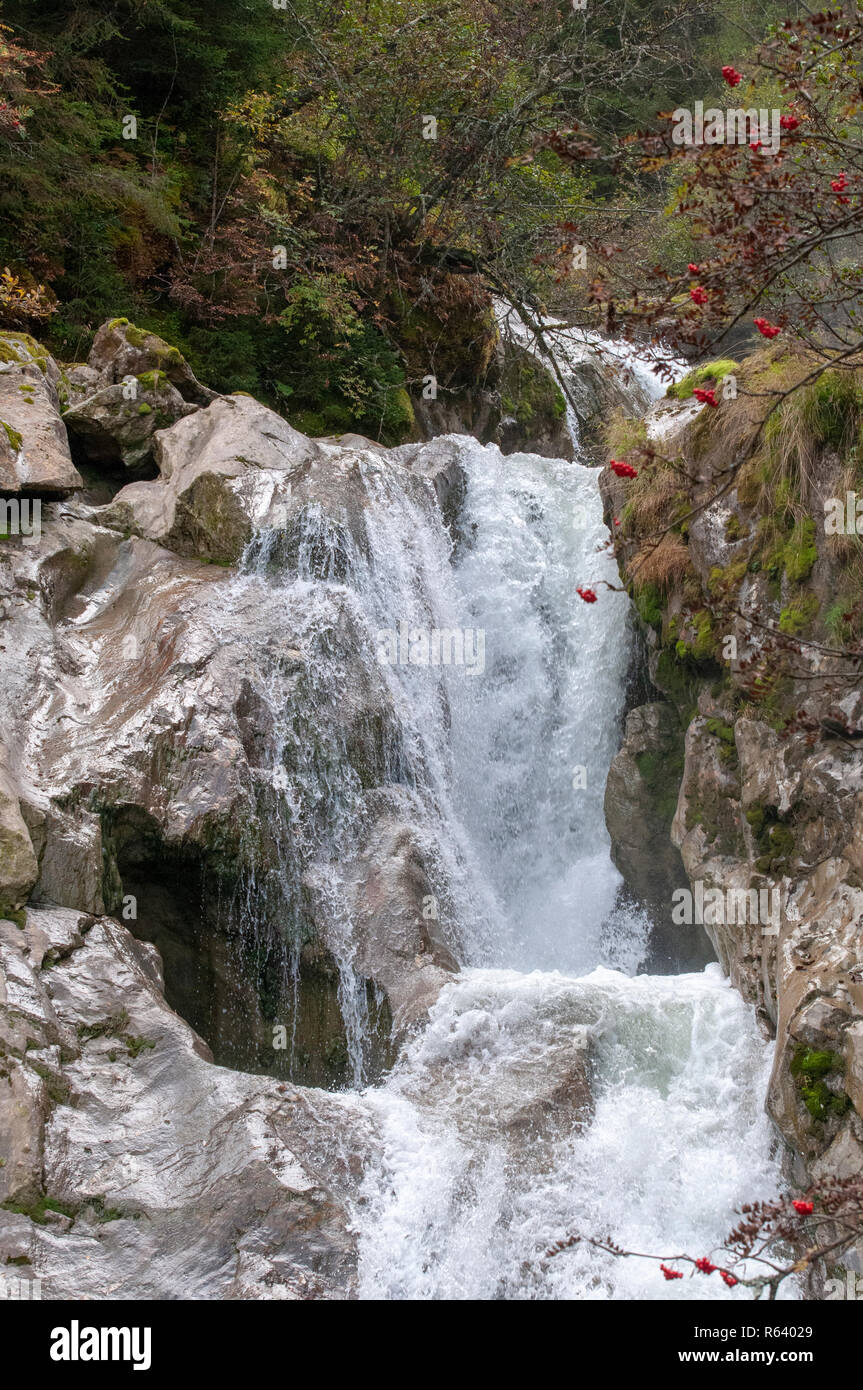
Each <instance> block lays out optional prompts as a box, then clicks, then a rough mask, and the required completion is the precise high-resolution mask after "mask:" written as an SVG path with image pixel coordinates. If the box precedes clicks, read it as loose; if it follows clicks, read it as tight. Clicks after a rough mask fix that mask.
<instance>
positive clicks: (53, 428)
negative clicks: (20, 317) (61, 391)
mask: <svg viewBox="0 0 863 1390" xmlns="http://www.w3.org/2000/svg"><path fill="white" fill-rule="evenodd" d="M59 381H60V371H59V368H58V367H57V364H56V362H55V361H54V360H53V358H52V357H49V356H48V354H47V353H43V352H42V350H41V349H40V347H39V345H38V343H36V342H34V340H33V339H32V338H30V337H29V336H28V335H27V334H26V333H0V491H2V492H4V493H10V494H13V495H14V494H16V493H28V494H36V495H37V496H51V495H58V496H62V495H64V494H66V493H69V492H71V491H73V490H74V489H75V488H80V487H82V486H83V481H82V478H81V475H80V473H79V472H78V470H77V469H76V468H75V466H74V464H73V463H72V456H71V454H70V452H69V443H68V440H67V437H66V431H65V429H64V427H63V421H62V419H61V417H60V398H59V396H58V394H57V385H58V383H59Z"/></svg>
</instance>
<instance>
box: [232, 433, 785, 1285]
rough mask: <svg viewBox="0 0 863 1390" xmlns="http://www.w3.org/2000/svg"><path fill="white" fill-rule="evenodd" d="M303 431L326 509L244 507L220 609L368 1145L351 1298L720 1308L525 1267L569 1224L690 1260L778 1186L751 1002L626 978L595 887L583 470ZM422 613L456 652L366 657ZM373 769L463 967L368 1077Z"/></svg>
mask: <svg viewBox="0 0 863 1390" xmlns="http://www.w3.org/2000/svg"><path fill="white" fill-rule="evenodd" d="M320 448H321V449H322V451H323V455H324V459H325V462H326V463H327V465H328V466H331V467H332V469H334V470H335V469H340V470H342V474H343V477H342V480H341V482H340V483H339V484H338V486H337V487H336V489H335V492H334V496H336V497H337V498H341V497H342V496H343V490H340V489H344V490H347V493H348V494H349V495H350V497H352V498H353V501H349V502H348V503H345V504H344V505H343V504H342V502H338V504H337V505H336V506H335V508H334V509H330V511H328V512H326V513H325V512H324V511H322V510H321V508H320V507H319V506H318V505H317V504H315V503H308V502H306V503H303V502H302V500H301V499H300V500H299V501H297V504H296V506H295V507H294V510H293V511H292V513H291V516H290V520H289V524H288V525H287V527H284V526H282V527H281V528H278V527H274V526H272V527H268V526H267V525H266V524H262V526H261V528H260V529H259V531H258V533H257V534H256V536H255V537H254V539H253V541H252V542H251V544H250V546H249V548H248V550H247V553H246V557H245V561H244V565H243V568H242V573H241V574H240V575H238V576H237V578H236V579H235V580H233V581H232V582H231V584H230V585H229V586H226V596H225V601H224V622H225V624H226V626H227V627H228V628H229V629H230V631H231V633H232V635H233V636H234V638H235V639H236V637H237V634H238V633H240V632H242V631H244V630H247V631H248V632H250V633H251V634H252V638H253V640H252V641H251V642H250V650H253V651H255V652H257V653H258V657H257V667H256V669H250V670H249V679H250V681H251V682H252V683H253V685H254V687H255V689H256V691H257V692H258V694H259V696H260V698H262V699H263V700H264V703H265V704H266V706H267V708H268V709H269V711H270V716H271V725H272V735H271V737H270V740H269V747H268V752H267V756H266V757H264V758H263V759H262V760H261V765H260V767H259V769H258V775H259V777H260V779H261V795H262V798H263V800H262V816H264V817H265V818H266V820H267V828H268V834H269V836H270V838H271V840H272V841H273V842H274V844H275V847H276V854H275V860H274V864H273V867H272V868H271V870H270V872H269V875H268V882H267V884H266V885H265V887H266V889H267V892H282V894H283V898H284V903H285V906H286V909H287V911H286V914H285V913H283V918H284V919H285V920H287V918H288V917H289V918H291V920H292V921H294V920H296V921H299V922H300V924H302V917H303V911H304V910H306V908H307V906H308V903H309V901H313V902H314V904H315V922H316V926H317V929H318V930H319V931H320V932H321V933H322V934H323V937H324V940H325V944H326V946H327V949H328V950H329V952H330V954H331V957H332V958H333V960H334V961H335V963H336V966H337V969H338V972H339V1004H340V1007H341V1012H342V1015H343V1018H344V1022H345V1029H346V1035H347V1046H348V1052H349V1067H348V1071H347V1075H348V1079H349V1080H351V1079H352V1082H353V1090H352V1092H351V1093H350V1094H349V1095H348V1094H346V1095H345V1096H344V1103H345V1104H349V1105H350V1106H351V1107H352V1108H353V1109H354V1110H356V1109H357V1108H359V1110H360V1111H362V1113H363V1114H364V1115H365V1117H366V1122H367V1123H368V1125H369V1132H370V1134H372V1135H374V1140H373V1142H372V1144H371V1148H372V1150H373V1151H374V1153H375V1154H376V1157H375V1159H374V1161H372V1162H371V1163H370V1164H369V1165H368V1167H367V1170H366V1172H365V1175H364V1178H363V1180H362V1184H361V1189H360V1191H359V1193H358V1195H357V1196H356V1197H355V1199H354V1210H353V1224H354V1228H355V1231H356V1234H357V1239H358V1246H359V1261H360V1293H361V1296H362V1297H367V1298H381V1297H383V1298H388V1299H398V1298H409V1299H410V1298H528V1299H530V1298H569V1297H579V1298H587V1299H590V1298H596V1299H603V1298H619V1299H625V1298H645V1297H664V1298H679V1297H702V1298H711V1297H716V1296H717V1286H715V1285H714V1284H713V1283H711V1281H710V1280H708V1279H705V1278H701V1277H696V1278H695V1279H692V1280H690V1279H686V1280H681V1281H676V1282H674V1283H666V1282H665V1281H663V1280H662V1278H661V1276H659V1275H658V1273H657V1269H656V1266H655V1264H653V1263H650V1262H644V1261H636V1260H631V1261H628V1260H620V1259H615V1258H614V1257H613V1256H611V1255H609V1254H607V1253H605V1252H603V1251H600V1250H597V1249H596V1248H594V1247H592V1246H591V1245H589V1244H586V1243H581V1244H577V1245H575V1246H573V1247H572V1248H571V1249H568V1250H566V1251H565V1252H563V1253H561V1254H559V1255H557V1256H554V1257H549V1256H548V1255H547V1251H548V1248H549V1247H550V1246H551V1245H552V1244H553V1243H554V1242H556V1241H558V1240H559V1239H560V1238H561V1237H562V1236H564V1235H566V1234H567V1233H568V1232H569V1231H571V1230H577V1231H580V1232H582V1233H583V1234H585V1235H588V1236H595V1237H605V1236H608V1237H610V1238H611V1239H612V1240H614V1241H616V1242H617V1243H618V1244H620V1245H624V1246H626V1247H628V1248H633V1249H636V1250H643V1251H648V1252H656V1253H658V1254H661V1255H665V1256H669V1255H670V1256H673V1255H674V1254H675V1253H677V1252H687V1253H690V1254H692V1255H703V1254H705V1255H710V1254H712V1253H713V1252H714V1251H715V1249H716V1247H717V1246H718V1244H719V1243H720V1241H721V1239H722V1237H723V1235H724V1234H725V1233H726V1231H727V1230H728V1229H729V1228H730V1227H731V1226H732V1225H733V1224H734V1215H733V1213H734V1208H735V1205H737V1204H739V1203H741V1202H744V1201H753V1200H758V1199H760V1198H766V1197H768V1196H770V1195H772V1194H773V1193H774V1192H775V1191H776V1189H777V1187H778V1186H779V1185H780V1176H779V1169H778V1163H777V1160H776V1158H775V1157H774V1155H773V1150H772V1147H771V1133H770V1127H769V1123H768V1120H767V1118H766V1116H765V1115H764V1113H763V1107H762V1098H763V1096H764V1094H765V1089H766V1081H767V1075H768V1071H769V1066H770V1059H771V1050H772V1049H771V1047H770V1045H769V1044H767V1043H766V1042H765V1041H764V1040H763V1039H762V1038H761V1037H760V1035H759V1033H758V1030H757V1028H756V1024H755V1020H754V1018H753V1015H752V1011H751V1009H750V1008H749V1007H748V1006H747V1005H746V1004H745V1003H744V1002H743V1001H742V1000H741V998H740V997H739V996H738V995H737V994H736V992H735V991H733V990H732V989H731V987H730V985H729V984H728V983H727V981H725V980H724V979H723V978H722V976H721V973H720V971H719V968H718V967H717V966H710V967H708V968H707V969H706V970H705V971H704V972H703V973H700V974H690V975H682V976H677V977H667V976H663V977H653V976H649V975H645V974H639V973H638V971H639V969H640V967H641V965H642V962H643V960H644V959H645V954H646V953H645V947H646V933H647V924H646V921H645V920H644V918H643V917H642V916H641V915H640V914H639V913H638V912H637V911H634V910H632V909H628V908H626V907H624V906H621V903H620V894H619V890H620V887H621V879H620V875H619V874H618V872H617V870H616V869H615V868H614V866H613V864H612V862H611V859H610V856H609V840H608V835H607V831H606V828H605V822H604V817H603V809H602V807H603V795H604V787H605V780H606V774H607V771H608V766H609V763H610V761H611V758H612V756H613V755H614V752H615V751H616V748H617V746H618V744H619V738H620V726H621V717H622V711H623V700H624V691H623V687H624V677H625V672H626V666H627V661H628V655H629V650H630V636H631V634H630V629H629V604H628V600H627V599H626V597H625V595H624V594H623V593H621V592H620V591H619V590H615V589H613V588H609V587H606V586H607V585H614V584H616V583H617V582H618V581H617V574H616V567H615V562H614V559H613V556H612V554H611V552H610V549H609V544H608V543H609V536H608V532H607V530H606V528H605V526H604V523H603V519H602V507H601V500H600V496H599V488H598V474H597V471H596V470H595V469H591V468H589V467H586V466H584V465H583V464H582V463H580V462H578V461H576V462H575V463H567V462H565V461H563V460H558V459H548V458H543V457H539V456H536V455H531V454H515V455H511V456H509V457H504V456H502V455H501V453H500V451H499V450H498V449H497V448H496V447H495V446H493V445H487V446H482V445H480V444H479V443H478V442H477V441H476V440H473V439H469V438H463V437H457V436H447V437H446V438H444V439H439V440H436V441H434V443H433V445H426V446H417V445H411V446H404V447H403V448H402V449H400V450H393V451H390V452H389V453H388V455H387V456H386V458H382V457H381V455H380V452H379V451H377V450H376V449H374V448H372V447H367V448H366V447H363V446H361V445H359V444H358V445H356V446H353V445H351V446H348V445H346V444H342V445H335V444H332V445H330V444H326V443H324V444H322V445H320ZM423 449H426V450H438V451H440V450H444V451H448V452H449V455H450V456H452V457H453V458H455V460H456V462H457V464H458V467H459V469H460V472H461V474H462V476H463V478H464V480H465V490H464V498H463V501H462V505H461V507H460V512H459V518H458V524H457V531H456V534H455V536H452V535H450V534H449V532H448V531H447V529H446V527H445V526H444V524H443V521H442V517H441V513H440V509H439V507H438V506H437V504H436V502H435V496H434V489H433V487H432V484H431V482H430V481H429V480H428V478H427V477H423V476H421V473H420V472H418V471H417V470H416V469H415V465H416V463H417V459H418V457H419V455H420V453H421V451H422V450H423ZM348 480H350V486H348ZM295 500H296V499H295ZM577 585H582V586H590V587H591V588H593V589H595V591H596V592H597V595H598V600H597V602H596V603H594V604H587V603H582V602H581V601H580V600H579V599H578V598H577V597H576V595H575V589H576V586H577ZM262 628H263V636H264V638H265V639H266V640H262ZM441 630H446V631H447V632H449V633H457V634H461V635H460V637H459V642H460V643H461V645H460V647H459V651H461V652H463V653H464V654H465V659H463V660H454V661H452V662H451V663H450V664H446V663H442V662H439V663H437V664H436V663H435V662H434V661H433V660H431V659H429V658H427V659H425V660H416V661H411V660H407V661H405V660H392V661H384V660H382V659H381V641H382V634H383V635H384V636H386V634H390V635H391V640H392V642H393V643H394V644H395V645H396V646H398V644H399V642H401V641H402V639H403V637H404V635H405V634H407V635H408V638H409V639H410V641H412V642H413V641H419V636H422V634H426V635H427V634H428V633H430V632H438V631H441ZM418 634H419V636H418ZM468 634H470V642H469V641H468ZM462 639H463V641H462ZM423 641H424V642H425V643H426V645H425V648H424V650H425V651H426V652H428V650H429V647H428V641H427V636H426V638H423ZM469 647H472V651H473V657H474V659H473V660H472V661H471V660H468V659H467V656H466V653H467V652H468V649H469ZM480 651H481V652H482V659H481V661H480V660H479V659H478V657H479V653H480ZM402 655H403V653H402ZM366 725H368V728H369V737H368V739H367V740H366V743H365V744H364V746H363V748H361V749H360V750H359V752H358V749H357V746H356V742H357V735H356V729H357V727H360V728H363V727H365V726H366ZM361 742H362V740H361ZM372 750H376V751H374V754H373V760H374V766H373V767H372V768H370V769H368V768H364V766H363V762H364V759H367V758H369V757H372ZM368 785H371V786H372V787H390V788H393V787H394V788H396V789H397V790H398V792H399V795H400V796H401V797H402V799H403V802H404V804H405V805H407V806H408V807H409V809H410V816H411V818H412V824H413V825H414V826H415V827H418V831H419V833H421V835H422V837H423V845H424V849H425V851H426V854H427V858H428V861H429V862H430V863H431V864H432V866H433V880H434V892H435V895H436V897H437V898H438V899H439V900H440V903H441V905H442V913H441V915H442V918H443V923H442V930H443V932H444V935H445V937H446V941H447V945H448V948H449V949H450V951H451V953H452V956H453V957H454V959H455V960H456V961H457V963H458V965H459V967H460V970H459V973H458V974H457V975H456V976H455V977H454V979H453V981H452V983H450V984H448V985H446V986H445V987H444V988H443V990H442V992H441V993H440V995H439V997H438V999H437V1002H436V1003H435V1004H434V1005H433V1007H432V1009H431V1013H430V1016H429V1019H428V1022H427V1023H425V1024H424V1025H423V1026H422V1027H419V1028H417V1029H415V1030H414V1031H413V1032H412V1033H411V1034H410V1036H409V1037H408V1040H407V1042H406V1043H405V1045H404V1046H403V1047H402V1049H401V1052H400V1055H399V1057H398V1058H397V1060H396V1062H395V1064H394V1066H393V1067H392V1069H391V1070H390V1071H389V1072H388V1073H387V1074H386V1075H384V1076H383V1077H382V1078H378V1079H377V1080H376V1074H375V1073H374V1069H373V1068H372V1067H371V1066H370V1050H369V1037H370V1030H371V1024H370V1009H371V1008H372V1007H373V1005H374V1003H375V1001H374V1000H372V1001H371V1004H370V1001H369V995H368V991H367V990H366V989H365V986H364V980H363V975H362V970H361V968H360V959H359V952H360V944H359V942H358V939H357V937H358V932H357V922H356V910H355V900H354V898H353V897H352V893H353V889H354V884H353V880H352V866H353V865H354V863H355V861H356V860H357V857H358V845H360V844H361V842H362V839H363V835H364V833H365V827H366V825H367V822H368V818H369V815H370V811H369V796H368V795H367V787H368ZM259 890H260V885H258V884H256V885H253V891H251V892H250V895H249V903H248V910H247V911H246V921H247V925H248V926H249V929H250V930H257V927H256V926H255V923H256V921H257V915H256V914H257V913H258V912H259V907H260V891H259ZM288 937H289V942H290V932H289V933H288ZM301 939H302V928H301V927H300V933H299V937H298V938H297V940H295V941H294V944H293V945H292V946H290V949H289V950H288V952H287V956H286V963H285V968H286V970H287V971H288V972H289V973H290V970H291V969H293V970H294V971H295V972H296V963H297V960H298V954H297V953H298V951H299V946H300V944H301ZM370 1079H371V1080H372V1081H374V1082H375V1084H368V1083H369V1080H370ZM722 1292H723V1296H732V1297H733V1296H737V1295H736V1294H727V1291H725V1290H723V1291H722ZM738 1292H739V1291H738Z"/></svg>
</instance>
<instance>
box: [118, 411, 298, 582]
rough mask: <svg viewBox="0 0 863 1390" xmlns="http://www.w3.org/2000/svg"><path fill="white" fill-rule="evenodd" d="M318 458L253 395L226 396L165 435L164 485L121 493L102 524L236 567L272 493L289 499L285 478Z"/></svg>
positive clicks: (161, 438) (160, 452) (133, 486)
mask: <svg viewBox="0 0 863 1390" xmlns="http://www.w3.org/2000/svg"><path fill="white" fill-rule="evenodd" d="M315 453H316V446H315V445H314V444H312V442H311V441H310V440H309V439H307V438H306V436H305V435H302V434H299V433H298V432H297V430H295V429H293V428H292V427H291V426H290V425H289V424H288V423H287V421H286V420H283V419H282V417H281V416H280V415H277V414H276V413H275V412H274V411H272V410H268V409H267V407H266V406H263V405H259V404H258V402H257V401H255V400H253V399H252V398H251V397H250V396H227V397H224V398H221V399H219V400H217V401H215V402H214V403H213V404H212V405H211V406H209V407H208V408H207V409H206V410H200V411H196V412H195V413H194V414H193V415H190V416H188V417H187V418H185V419H183V420H180V421H179V422H178V423H177V424H176V425H174V426H173V427H172V428H171V429H168V430H165V431H161V432H160V433H159V434H158V435H157V436H156V438H155V458H156V463H157V466H158V469H159V475H160V476H159V479H158V481H156V482H140V483H130V484H129V485H128V486H127V487H125V488H122V489H121V490H120V492H118V494H117V496H116V497H115V498H114V501H113V502H112V503H111V504H110V507H109V508H108V509H107V510H106V511H105V512H104V513H103V519H104V520H105V521H106V522H108V524H110V525H116V526H120V527H123V528H126V529H129V530H131V531H133V532H135V533H136V534H137V535H140V536H143V537H145V538H146V539H147V540H153V541H157V542H158V543H159V544H160V545H164V546H166V547H168V548H169V549H171V550H175V551H177V553H178V554H181V555H190V556H199V557H200V558H202V559H206V560H210V561H214V562H216V563H220V564H232V563H235V562H236V561H237V560H238V559H239V558H240V556H241V554H242V552H243V549H244V547H245V545H246V543H247V541H248V540H249V537H250V535H251V532H252V528H253V525H254V524H255V522H258V521H259V520H260V519H262V518H261V517H260V513H261V512H262V511H263V513H264V515H265V514H266V509H267V505H268V503H269V502H271V501H272V498H273V493H274V491H276V490H278V489H279V485H280V483H281V490H282V491H283V492H284V495H285V498H286V499H287V497H288V496H289V493H290V484H289V482H288V480H287V478H286V475H287V474H288V473H293V472H294V471H295V470H297V469H299V468H300V467H301V466H302V465H303V464H304V463H306V462H307V461H308V460H309V459H311V458H312V457H314V456H315ZM256 475H258V476H256ZM280 475H281V477H280ZM243 483H245V488H244V487H243V486H242V484H243Z"/></svg>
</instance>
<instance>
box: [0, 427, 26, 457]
mask: <svg viewBox="0 0 863 1390" xmlns="http://www.w3.org/2000/svg"><path fill="white" fill-rule="evenodd" d="M0 425H2V427H3V429H4V430H5V431H6V438H7V439H8V440H9V443H10V445H11V446H12V448H13V449H14V450H15V453H16V454H17V453H20V451H21V446H22V444H23V443H24V438H23V435H20V434H19V433H18V431H17V430H16V429H13V428H12V426H11V425H9V424H7V423H6V421H5V420H0Z"/></svg>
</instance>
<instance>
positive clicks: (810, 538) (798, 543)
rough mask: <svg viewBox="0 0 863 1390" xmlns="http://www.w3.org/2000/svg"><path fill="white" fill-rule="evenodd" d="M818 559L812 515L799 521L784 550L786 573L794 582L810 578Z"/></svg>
mask: <svg viewBox="0 0 863 1390" xmlns="http://www.w3.org/2000/svg"><path fill="white" fill-rule="evenodd" d="M817 559H818V550H817V548H816V545H815V522H814V521H813V520H812V518H811V517H809V516H807V517H804V518H803V519H802V520H801V521H798V522H797V524H796V525H795V527H794V530H793V531H792V533H791V539H790V540H789V541H788V542H787V543H786V545H785V550H784V561H785V573H786V574H787V575H788V578H789V579H790V580H791V582H792V583H793V584H800V583H802V582H803V580H804V579H808V577H809V575H810V574H811V572H812V567H813V565H814V564H815V561H816V560H817Z"/></svg>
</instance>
